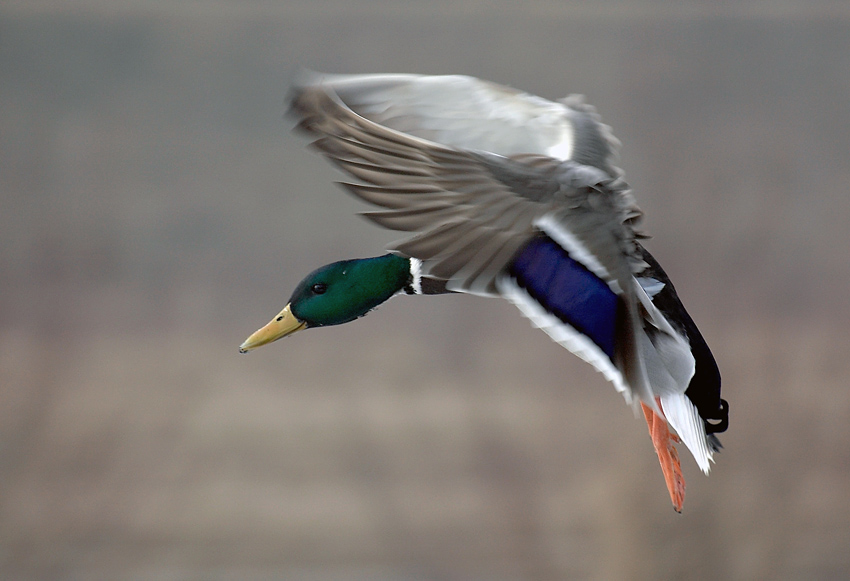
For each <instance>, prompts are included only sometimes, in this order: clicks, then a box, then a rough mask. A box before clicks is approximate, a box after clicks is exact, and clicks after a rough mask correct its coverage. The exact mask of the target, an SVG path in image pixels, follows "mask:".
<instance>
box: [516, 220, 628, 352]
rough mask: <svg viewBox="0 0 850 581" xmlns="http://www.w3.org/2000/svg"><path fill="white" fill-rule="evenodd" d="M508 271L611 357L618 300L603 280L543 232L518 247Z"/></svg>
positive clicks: (533, 295)
mask: <svg viewBox="0 0 850 581" xmlns="http://www.w3.org/2000/svg"><path fill="white" fill-rule="evenodd" d="M509 273H510V275H511V276H512V277H513V278H514V279H515V280H516V282H517V284H518V285H519V286H520V287H522V288H524V289H525V290H526V291H527V292H528V294H529V295H531V297H532V298H533V299H534V300H536V301H537V302H538V303H540V305H541V306H542V307H543V308H544V309H546V310H547V311H548V312H550V313H552V314H553V315H555V316H556V317H558V318H559V319H560V320H561V321H563V322H564V323H566V324H568V325H570V326H571V327H573V328H574V329H575V330H576V331H578V332H579V333H582V334H583V335H586V336H587V337H588V338H590V340H591V341H593V342H594V343H595V344H596V345H597V346H598V347H599V348H600V349H601V350H602V351H603V352H604V353H605V354H606V355H607V356H608V357H609V358H610V359H612V360H613V358H614V338H615V336H616V331H617V317H618V313H619V306H620V300H619V298H618V297H617V295H616V294H615V293H614V292H613V291H612V290H611V289H610V288H609V287H608V284H607V283H606V282H605V281H604V280H602V279H600V278H599V277H598V276H596V275H595V274H593V273H592V272H590V271H589V270H588V269H587V268H586V267H585V266H584V265H583V264H581V263H580V262H577V261H575V260H573V259H572V258H571V257H570V255H569V253H567V251H566V250H564V249H563V248H561V247H560V246H559V245H558V244H557V243H556V242H555V241H554V240H552V239H551V238H549V237H547V236H541V237H540V238H535V239H534V240H532V241H531V242H529V243H528V244H527V245H526V246H525V247H524V248H523V249H522V250H520V252H519V254H517V256H516V258H514V260H513V262H512V263H511V266H510V268H509Z"/></svg>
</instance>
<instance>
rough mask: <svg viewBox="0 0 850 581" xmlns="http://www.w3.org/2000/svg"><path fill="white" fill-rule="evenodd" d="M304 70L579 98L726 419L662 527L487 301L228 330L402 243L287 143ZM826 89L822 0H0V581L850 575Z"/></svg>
mask: <svg viewBox="0 0 850 581" xmlns="http://www.w3.org/2000/svg"><path fill="white" fill-rule="evenodd" d="M298 66H306V67H310V68H313V69H317V70H321V71H328V72H421V73H466V74H471V75H475V76H479V77H483V78H486V79H490V80H493V81H497V82H501V83H504V84H508V85H512V86H515V87H520V88H523V89H525V90H528V91H530V92H533V93H537V94H540V95H543V96H545V97H548V98H558V97H562V96H564V95H566V94H567V93H572V92H581V93H584V94H586V95H587V98H588V100H589V101H590V102H591V103H593V104H595V105H596V106H597V108H598V109H599V111H600V112H601V114H602V115H603V118H604V120H605V121H606V122H608V123H610V124H611V125H612V126H613V127H614V131H615V133H616V135H617V136H618V137H619V138H620V139H621V140H622V141H623V143H624V147H623V150H622V159H621V165H622V166H623V167H624V168H625V170H626V177H627V178H628V180H629V182H630V183H631V184H632V185H633V187H634V188H635V193H636V196H637V199H638V201H639V202H640V204H641V205H642V207H643V208H644V210H645V211H646V213H647V220H646V224H645V226H646V229H647V231H648V232H650V233H651V234H653V235H654V238H653V239H652V240H650V241H649V242H648V247H649V248H650V250H651V251H652V252H653V253H654V254H655V255H656V256H657V257H658V258H659V260H661V262H662V263H663V264H664V265H665V267H666V269H667V270H668V272H669V273H670V274H671V276H672V277H673V279H674V281H676V284H677V287H678V290H679V292H680V294H681V295H682V297H683V299H684V301H685V303H686V304H687V306H688V307H689V309H690V311H691V313H692V315H693V316H694V318H695V319H696V320H697V321H698V323H699V324H700V327H701V329H702V330H703V333H704V334H705V336H706V338H707V339H708V341H709V344H710V345H711V346H712V347H713V350H714V352H715V355H716V357H717V359H718V361H719V363H720V367H721V370H722V372H723V376H724V396H725V397H726V398H727V399H728V400H729V402H730V404H731V412H732V413H731V426H730V429H729V431H728V432H727V433H726V434H724V437H723V438H722V439H723V443H724V445H725V446H726V449H725V450H724V451H723V453H722V454H720V455H719V457H718V461H717V465H716V466H715V468H714V470H713V472H712V474H711V476H710V477H709V478H706V477H704V476H702V475H701V474H700V473H699V471H698V469H697V467H696V465H695V463H694V462H693V460H692V459H691V458H690V456H687V457H685V458H683V465H684V469H685V472H686V476H687V478H688V497H687V500H686V503H685V511H684V514H682V515H677V514H675V513H674V512H673V510H672V508H671V506H670V501H669V499H668V496H667V492H666V490H665V487H664V482H663V479H662V477H661V473H660V470H659V468H658V464H657V462H656V458H655V455H654V453H653V451H652V448H651V445H650V442H649V439H648V437H647V435H646V426H645V425H644V423H643V421H642V420H640V419H637V418H635V417H634V416H633V414H632V412H631V410H630V409H629V408H628V407H627V406H625V405H624V403H623V401H622V398H621V397H620V396H619V395H617V394H616V393H615V392H614V390H613V388H612V387H611V386H610V385H608V384H606V383H605V381H604V380H603V379H602V377H601V376H600V375H599V374H597V373H595V372H593V371H592V370H591V369H590V368H589V367H588V366H587V365H585V364H583V363H581V362H580V361H579V360H577V359H576V358H575V357H573V356H572V355H570V354H569V353H567V352H566V351H564V350H563V349H561V348H560V347H558V346H556V345H554V344H552V343H551V342H550V341H549V339H548V338H547V337H546V336H545V335H543V334H542V333H540V332H538V331H535V330H533V329H532V328H531V327H530V325H529V324H528V322H527V321H526V320H524V319H523V318H522V317H521V316H520V315H519V313H518V312H516V311H515V309H514V308H513V307H511V306H510V305H508V304H507V303H504V302H500V301H496V300H485V299H478V298H474V297H455V296H452V297H429V298H407V297H404V298H399V299H396V300H394V301H390V303H389V304H387V305H386V306H384V307H383V308H381V309H380V310H379V311H378V312H376V313H375V314H372V315H370V316H369V317H367V318H365V319H362V320H360V321H357V322H355V323H352V324H350V325H346V326H343V327H338V328H333V329H322V330H317V331H312V332H307V333H304V334H299V335H297V336H295V337H294V338H292V339H289V340H287V341H285V342H282V343H278V344H275V345H273V346H271V347H267V348H264V349H262V350H260V351H258V352H256V353H252V354H251V355H249V356H240V355H239V354H238V353H237V347H238V345H239V344H240V342H241V341H242V340H243V339H244V338H245V336H247V334H248V333H250V332H251V331H253V330H254V329H256V328H257V327H258V326H260V325H261V324H263V323H265V322H266V321H268V319H269V318H271V316H272V315H274V314H275V313H277V312H278V310H279V309H280V308H282V306H283V305H284V303H285V301H286V299H287V298H288V296H289V293H290V291H291V290H292V288H293V286H294V285H295V283H296V282H297V281H298V280H300V278H301V277H302V276H303V275H304V274H306V273H307V272H308V271H309V270H311V269H313V268H314V267H317V266H319V265H322V264H324V263H326V262H330V261H333V260H338V259H342V258H350V257H358V256H370V255H376V254H379V253H380V252H381V250H382V248H383V245H384V244H386V243H388V242H390V241H392V240H393V239H395V237H396V236H395V234H393V233H391V232H386V231H381V230H379V229H377V228H374V227H371V226H369V225H367V224H366V223H364V222H363V221H362V220H361V219H359V218H356V217H354V213H355V212H356V211H358V210H359V209H362V208H361V207H360V206H358V204H357V203H356V202H354V201H353V200H351V199H349V198H348V197H346V196H345V195H343V194H342V193H341V192H340V191H339V190H338V189H336V188H335V187H334V186H333V185H332V181H333V180H334V179H338V178H339V176H338V174H336V173H335V172H334V171H333V170H332V169H331V168H330V167H329V166H328V165H327V164H326V163H325V162H324V161H323V160H321V159H319V158H318V156H315V155H312V154H310V153H309V152H307V151H305V150H304V145H305V143H304V142H303V141H301V140H300V139H299V138H298V137H297V136H295V135H293V134H291V133H290V132H289V128H290V125H291V123H290V121H289V120H287V119H284V118H283V113H284V99H285V94H286V90H287V86H288V83H289V80H290V79H291V77H292V75H293V74H294V72H295V71H296V69H297V67H298ZM849 102H850V7H848V4H847V3H846V2H843V1H836V2H816V1H810V0H798V1H794V0H788V1H785V2H775V1H768V0H765V1H753V2H743V3H741V2H695V1H694V2H687V1H686V2H680V3H670V2H662V1H660V0H659V1H651V0H642V1H636V2H624V1H618V0H610V1H600V2H594V3H588V4H583V3H577V2H576V3H574V2H554V1H551V2H547V1H529V2H521V3H520V2H511V1H508V0H504V1H498V0H494V1H489V2H488V1H475V0H458V1H455V0H452V1H448V0H446V1H443V2H426V1H424V0H423V1H413V0H406V1H401V0H398V1H389V0H386V1H381V0H378V1H374V2H370V1H367V0H353V1H343V0H338V1H318V0H303V1H292V2H272V1H262V0H257V1H244V2H236V1H234V2H226V1H223V0H221V1H210V2H202V1H191V0H186V1H181V2H158V1H154V0H138V1H133V2H130V1H120V0H119V1H107V0H102V1H98V0H81V1H78V2H73V3H68V2H58V1H55V2H54V1H49V0H43V1H42V0H20V1H12V0H6V1H5V2H3V3H2V5H0V273H2V278H0V289H2V291H0V292H2V302H0V398H2V399H0V577H2V578H3V579H56V580H65V579H71V580H76V579H79V580H89V579H116V580H125V579H126V580H160V579H173V580H183V579H192V580H194V579H197V580H207V579H213V580H237V579H239V580H241V579H246V580H249V581H252V580H266V579H291V580H296V581H300V580H322V581H324V580H343V579H345V580H352V579H354V580H360V579H364V580H365V579H369V580H379V581H380V580H417V581H419V580H446V581H454V580H458V581H460V580H554V579H740V580H749V579H801V580H802V579H807V580H808V579H841V578H848V577H850V391H848V387H847V378H848V375H850V352H848V348H847V339H846V337H847V327H848V322H850V321H848V314H850V299H848V293H847V289H848V282H850V260H848V246H850V244H849V243H850V236H849V235H848V233H847V228H846V222H847V219H848V217H850V196H848V194H847V184H848V183H850V164H848V163H847V152H848V149H850V107H848V103H849Z"/></svg>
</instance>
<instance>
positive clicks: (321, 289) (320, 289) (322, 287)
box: [310, 282, 328, 295]
mask: <svg viewBox="0 0 850 581" xmlns="http://www.w3.org/2000/svg"><path fill="white" fill-rule="evenodd" d="M310 290H312V291H313V294H316V295H323V294H325V291H326V290H328V285H326V284H325V283H323V282H317V283H316V284H314V285H313V286H311V287H310Z"/></svg>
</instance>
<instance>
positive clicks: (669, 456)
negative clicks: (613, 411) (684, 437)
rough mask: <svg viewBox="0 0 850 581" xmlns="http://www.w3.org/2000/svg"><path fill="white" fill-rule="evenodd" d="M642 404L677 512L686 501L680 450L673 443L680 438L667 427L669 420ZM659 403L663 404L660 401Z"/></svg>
mask: <svg viewBox="0 0 850 581" xmlns="http://www.w3.org/2000/svg"><path fill="white" fill-rule="evenodd" d="M640 405H641V407H642V408H643V415H644V417H645V418H646V425H647V426H649V436H650V438H652V445H653V446H655V452H656V453H657V454H658V461H659V462H661V472H663V473H664V481H665V482H666V483H667V490H669V491H670V500H672V501H673V508H674V509H676V512H682V505H683V504H684V503H685V477H684V475H683V474H682V466H681V464H680V463H679V452H678V451H677V450H676V448H675V446H673V443H674V442H678V441H679V438H678V437H676V436H675V435H674V434H671V433H670V430H668V429H667V420H665V419H664V418H663V417H661V416H659V415H658V414H656V413H655V412H654V411H652V409H651V408H650V407H648V406H647V405H645V404H643V403H641V404H640ZM658 405H659V407H660V406H661V402H660V401H659V402H658Z"/></svg>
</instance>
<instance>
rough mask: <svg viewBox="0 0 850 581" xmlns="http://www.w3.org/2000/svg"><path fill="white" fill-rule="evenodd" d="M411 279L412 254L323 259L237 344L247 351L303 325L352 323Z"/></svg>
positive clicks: (401, 288)
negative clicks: (265, 320)
mask: <svg viewBox="0 0 850 581" xmlns="http://www.w3.org/2000/svg"><path fill="white" fill-rule="evenodd" d="M412 283H413V279H412V275H411V273H410V260H409V259H407V258H402V257H399V256H395V255H393V254H385V255H384V256H378V257H375V258H361V259H356V260H342V261H340V262H334V263H333V264H328V265H325V266H323V267H321V268H318V269H316V270H314V271H313V272H311V273H310V274H308V275H307V276H306V277H305V278H304V280H302V281H301V282H300V283H298V286H296V287H295V290H294V291H293V293H292V296H291V297H290V299H289V304H287V305H286V307H284V309H283V310H282V311H281V312H280V313H279V314H278V315H277V316H276V317H275V318H274V319H272V320H271V322H269V324H268V325H266V326H265V327H263V328H261V329H259V330H258V331H257V332H255V333H254V334H253V335H251V336H250V337H248V339H246V340H245V342H244V343H243V344H242V346H241V347H240V348H239V350H240V351H241V352H242V353H245V352H247V351H249V350H251V349H254V348H256V347H260V346H261V345H266V344H268V343H271V342H272V341H277V340H278V339H281V338H283V337H286V336H287V335H291V334H292V333H295V332H296V331H300V330H301V329H306V328H310V327H324V326H328V325H341V324H343V323H348V322H350V321H353V320H354V319H356V318H358V317H362V316H363V315H365V314H366V313H368V312H369V311H371V310H372V309H374V308H375V307H377V306H378V305H380V304H381V303H383V302H384V301H386V300H387V299H389V298H390V297H392V296H393V295H395V294H397V293H398V292H400V291H402V290H404V288H405V287H408V286H410V285H411V284H412Z"/></svg>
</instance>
